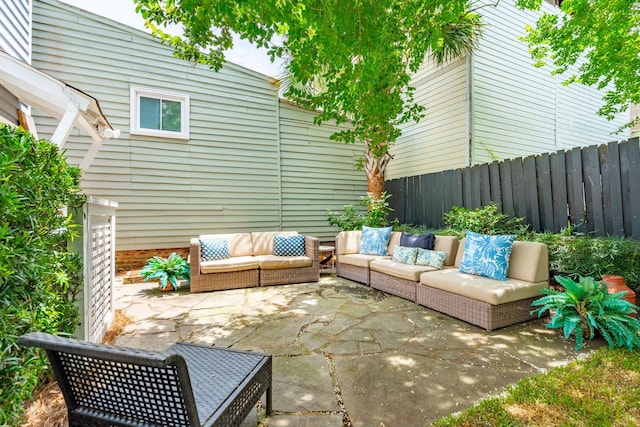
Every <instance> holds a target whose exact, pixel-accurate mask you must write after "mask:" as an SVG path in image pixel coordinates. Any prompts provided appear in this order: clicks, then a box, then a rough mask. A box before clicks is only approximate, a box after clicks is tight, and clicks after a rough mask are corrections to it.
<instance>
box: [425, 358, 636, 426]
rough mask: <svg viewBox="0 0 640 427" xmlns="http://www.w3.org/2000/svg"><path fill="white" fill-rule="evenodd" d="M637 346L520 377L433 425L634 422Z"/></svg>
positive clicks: (602, 423) (542, 424) (578, 424)
mask: <svg viewBox="0 0 640 427" xmlns="http://www.w3.org/2000/svg"><path fill="white" fill-rule="evenodd" d="M639 402H640V352H638V351H634V352H630V351H628V350H626V349H614V350H610V349H608V348H606V347H603V348H601V349H599V350H598V351H596V352H594V353H593V354H591V355H590V356H589V357H587V358H586V359H585V360H582V361H575V362H571V363H570V364H568V365H567V366H565V367H561V368H556V369H553V370H551V371H549V372H548V373H546V374H541V375H536V376H533V377H529V378H525V379H522V380H520V381H519V382H518V383H517V384H516V385H515V386H513V387H512V388H511V389H509V390H508V391H507V393H506V395H505V396H502V397H496V398H491V399H486V400H483V401H482V402H480V403H479V404H478V405H477V406H474V407H472V408H469V409H467V410H466V411H463V412H462V413H460V414H457V415H451V416H448V417H444V418H441V419H439V420H437V421H436V422H434V423H433V425H434V426H436V427H453V426H455V427H470V426H513V427H517V426H550V427H551V426H637V425H640V405H639Z"/></svg>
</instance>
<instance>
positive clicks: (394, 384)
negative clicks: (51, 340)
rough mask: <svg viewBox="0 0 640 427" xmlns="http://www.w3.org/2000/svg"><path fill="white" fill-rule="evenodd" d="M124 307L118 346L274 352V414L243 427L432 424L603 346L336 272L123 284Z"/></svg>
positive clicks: (119, 295) (119, 292)
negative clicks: (464, 315)
mask: <svg viewBox="0 0 640 427" xmlns="http://www.w3.org/2000/svg"><path fill="white" fill-rule="evenodd" d="M115 307H116V308H118V309H122V310H123V312H124V314H126V315H127V316H128V317H129V318H130V319H131V320H132V323H131V324H129V325H128V326H127V327H126V329H125V331H124V333H123V334H122V335H121V336H120V337H118V339H117V342H116V343H117V344H118V345H123V346H127V347H139V348H147V349H154V350H163V349H165V348H166V347H168V346H169V345H171V344H173V343H174V342H176V341H186V342H194V343H200V344H207V345H214V346H219V347H224V348H236V349H242V350H259V351H264V352H267V353H269V354H271V355H272V356H273V359H274V362H273V402H274V409H275V412H274V413H273V414H272V415H271V416H269V417H265V416H264V410H262V409H260V410H259V411H257V412H256V411H253V412H252V415H251V416H250V417H249V418H248V419H247V420H246V422H245V423H244V424H243V425H244V426H249V425H254V424H255V422H256V419H258V420H259V423H260V425H261V426H268V427H277V426H287V427H306V426H319V427H323V426H327V427H334V426H336V427H337V426H343V425H348V424H350V425H353V426H378V427H379V426H382V425H384V426H385V427H393V426H425V425H428V424H429V423H430V422H431V421H433V420H435V419H436V418H439V417H441V416H444V415H447V414H450V413H452V412H457V411H460V410H462V409H464V408H466V407H469V406H471V405H473V404H474V403H475V402H477V401H478V400H480V399H483V398H485V397H488V396H491V395H496V394H498V393H500V392H502V391H504V390H505V389H506V388H507V387H508V386H509V385H511V384H513V383H515V382H516V381H517V380H519V379H520V378H523V377H526V376H530V375H533V374H535V373H537V372H542V371H545V370H546V369H549V368H552V367H554V366H559V365H561V364H564V363H566V362H567V361H570V360H573V359H577V358H579V357H581V356H582V355H584V354H586V353H588V352H590V351H591V350H593V349H595V348H597V347H598V346H600V345H602V344H603V343H602V342H601V341H592V342H589V343H587V345H586V346H585V347H584V348H583V350H581V351H579V352H576V351H574V350H573V345H574V344H573V343H572V342H571V341H569V342H567V341H565V340H563V339H562V338H561V337H560V333H559V332H558V331H551V330H548V329H546V328H545V327H544V325H545V324H546V322H547V320H546V319H538V320H534V321H531V322H527V323H523V324H520V325H514V326H511V327H507V328H503V329H500V330H497V331H493V332H487V331H484V330H482V329H479V328H477V327H474V326H472V325H469V324H467V323H465V322H462V321H460V320H457V319H453V318H451V317H448V316H446V315H443V314H441V313H437V312H434V311H431V310H428V309H425V308H424V307H421V306H419V305H416V304H414V303H412V302H410V301H406V300H403V299H401V298H397V297H394V296H391V295H388V294H385V293H383V292H380V291H377V290H374V289H371V288H368V287H366V286H363V285H360V284H357V283H353V282H351V281H348V280H345V279H341V278H338V277H335V276H323V277H321V280H320V282H318V283H309V284H299V285H286V286H270V287H265V288H249V289H237V290H230V291H220V292H207V293H200V294H190V293H189V292H188V289H186V290H182V289H181V290H180V291H177V292H170V293H167V292H160V291H158V290H157V289H156V285H155V284H153V283H141V284H129V285H121V284H119V285H117V286H116V295H115ZM263 406H264V404H263Z"/></svg>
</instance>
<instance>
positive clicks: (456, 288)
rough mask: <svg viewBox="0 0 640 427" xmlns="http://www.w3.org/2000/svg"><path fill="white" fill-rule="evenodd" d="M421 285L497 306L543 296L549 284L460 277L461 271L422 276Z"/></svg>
mask: <svg viewBox="0 0 640 427" xmlns="http://www.w3.org/2000/svg"><path fill="white" fill-rule="evenodd" d="M420 283H421V285H420V286H422V285H425V286H430V287H432V288H436V289H440V290H443V291H446V292H451V293H454V294H457V295H463V296H466V297H468V298H472V299H475V300H478V301H484V302H486V303H489V304H493V305H498V304H504V303H508V302H513V301H519V300H522V299H527V298H534V297H537V296H541V295H542V294H541V293H540V291H541V290H542V289H544V288H546V287H547V286H548V284H549V283H548V282H547V281H546V280H545V281H542V282H526V281H523V280H517V279H511V278H509V279H508V280H506V281H502V280H494V279H489V278H486V277H482V276H476V275H474V274H466V273H460V272H459V271H458V269H457V268H447V269H444V270H438V271H429V272H426V273H422V274H421V275H420Z"/></svg>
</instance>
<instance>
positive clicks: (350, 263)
mask: <svg viewBox="0 0 640 427" xmlns="http://www.w3.org/2000/svg"><path fill="white" fill-rule="evenodd" d="M361 238H362V237H361V231H347V232H341V233H339V234H338V236H337V237H336V272H337V275H338V276H340V277H344V278H347V279H350V280H354V281H356V282H360V283H363V284H366V285H370V286H371V287H372V288H376V289H379V290H382V291H385V292H388V293H391V294H393V295H397V296H400V297H402V298H405V299H408V300H410V301H413V302H416V303H418V304H420V305H422V306H425V307H427V308H431V309H433V310H436V311H440V312H442V313H445V314H448V315H450V316H452V317H456V318H458V319H461V320H464V321H466V322H468V323H471V324H473V325H476V326H479V327H481V328H484V329H486V330H493V329H497V328H501V327H504V326H508V325H511V324H514V323H519V322H523V321H526V320H529V319H532V318H534V317H535V316H534V315H531V313H530V311H531V302H532V301H533V300H534V299H536V298H537V297H539V296H540V290H541V289H543V288H545V287H547V286H548V285H549V258H548V252H547V246H546V245H544V244H542V243H535V242H522V241H516V242H514V243H513V248H512V252H511V256H510V259H509V268H508V271H507V280H504V281H503V280H494V279H489V278H486V277H481V276H478V275H474V274H467V273H461V272H460V271H459V267H460V263H461V261H462V257H463V254H464V248H465V240H464V239H462V240H461V241H458V239H457V238H455V237H451V236H436V239H435V246H434V250H436V251H442V252H446V258H445V259H444V263H443V268H442V269H436V268H433V267H425V266H420V265H408V264H404V263H401V262H395V261H393V260H392V256H393V254H394V249H395V247H396V245H399V243H400V233H396V232H394V233H392V234H391V238H390V239H389V244H388V247H387V251H388V253H389V255H388V256H376V255H362V254H359V253H358V248H359V245H360V242H361Z"/></svg>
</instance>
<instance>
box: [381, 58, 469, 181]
mask: <svg viewBox="0 0 640 427" xmlns="http://www.w3.org/2000/svg"><path fill="white" fill-rule="evenodd" d="M467 72H468V63H467V60H465V59H461V60H457V61H454V62H452V63H450V64H447V65H443V66H438V65H435V64H434V63H433V62H432V61H429V60H427V61H426V62H425V64H424V65H423V66H422V67H421V69H420V70H419V71H418V72H417V73H416V75H415V76H414V77H413V79H412V82H411V84H412V85H413V87H415V88H416V92H415V95H414V100H415V101H416V102H417V103H418V104H420V105H422V106H424V107H425V108H426V111H425V117H424V118H423V119H422V120H420V122H418V123H407V124H405V125H404V126H403V127H402V135H401V136H400V138H398V140H397V141H396V143H395V145H394V146H393V147H392V148H391V154H392V155H393V156H394V158H393V159H392V160H391V161H390V162H389V164H388V166H387V170H386V172H385V178H386V179H394V178H400V177H403V176H412V175H420V174H423V173H429V172H435V171H441V170H446V169H455V168H458V167H462V166H465V165H466V164H467V157H468V154H467V153H468V128H467V123H468V112H467V105H468V104H467Z"/></svg>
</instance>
